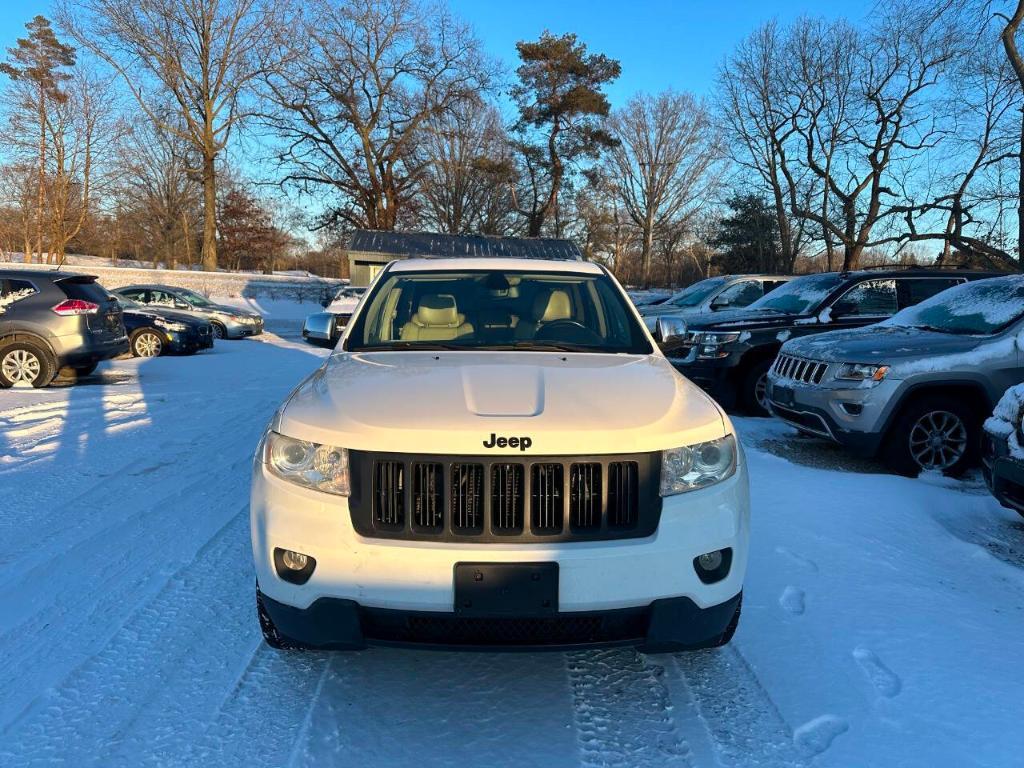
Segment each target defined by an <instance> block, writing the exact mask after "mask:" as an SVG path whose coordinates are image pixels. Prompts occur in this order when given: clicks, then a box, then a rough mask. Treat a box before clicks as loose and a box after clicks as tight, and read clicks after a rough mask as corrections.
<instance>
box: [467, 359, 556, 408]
mask: <svg viewBox="0 0 1024 768" xmlns="http://www.w3.org/2000/svg"><path fill="white" fill-rule="evenodd" d="M462 391H463V394H464V396H465V400H466V408H467V409H468V410H469V411H470V412H471V413H475V414H476V415H477V416H518V417H523V416H539V415H540V414H541V413H543V412H544V369H543V368H540V367H537V366H508V365H473V366H467V367H465V368H463V369H462Z"/></svg>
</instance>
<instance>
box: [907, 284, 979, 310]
mask: <svg viewBox="0 0 1024 768" xmlns="http://www.w3.org/2000/svg"><path fill="white" fill-rule="evenodd" d="M963 282H964V279H963V278H962V277H915V278H901V279H900V280H899V286H898V288H899V296H900V309H903V308H905V307H912V306H914V305H915V304H920V303H921V302H922V301H924V300H925V299H930V298H931V297H932V296H934V295H935V294H937V293H942V292H943V291H944V290H946V289H947V288H952V287H953V286H954V285H960V284H961V283H963Z"/></svg>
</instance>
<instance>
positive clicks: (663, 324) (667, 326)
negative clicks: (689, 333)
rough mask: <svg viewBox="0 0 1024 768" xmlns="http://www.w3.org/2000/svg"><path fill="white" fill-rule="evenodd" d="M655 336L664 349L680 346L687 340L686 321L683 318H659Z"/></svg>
mask: <svg viewBox="0 0 1024 768" xmlns="http://www.w3.org/2000/svg"><path fill="white" fill-rule="evenodd" d="M654 335H655V338H656V339H657V340H658V342H659V343H660V344H661V345H662V346H663V347H673V346H678V345H679V344H681V343H682V342H683V340H684V339H685V338H686V321H685V320H683V319H682V318H681V317H659V318H658V324H657V326H656V327H655V331H654Z"/></svg>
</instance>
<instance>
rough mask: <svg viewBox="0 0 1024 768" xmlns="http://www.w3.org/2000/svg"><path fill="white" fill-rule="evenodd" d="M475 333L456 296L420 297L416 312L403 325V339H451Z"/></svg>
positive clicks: (431, 295) (428, 295)
mask: <svg viewBox="0 0 1024 768" xmlns="http://www.w3.org/2000/svg"><path fill="white" fill-rule="evenodd" d="M471 333H473V326H472V325H471V324H470V323H467V322H466V316H465V315H463V314H460V313H459V309H458V307H457V306H456V305H455V297H454V296H451V295H449V294H443V293H442V294H427V295H425V296H423V298H421V299H420V305H419V307H418V308H417V309H416V314H415V315H413V316H412V319H411V320H409V322H407V323H406V324H405V325H403V326H402V335H401V340H402V341H451V340H453V339H458V338H461V337H462V336H468V335H470V334H471Z"/></svg>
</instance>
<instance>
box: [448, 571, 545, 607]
mask: <svg viewBox="0 0 1024 768" xmlns="http://www.w3.org/2000/svg"><path fill="white" fill-rule="evenodd" d="M455 613H456V614H457V615H459V616H470V617H472V616H477V617H501V616H520V617H525V616H550V615H554V614H556V613H558V563H456V564H455Z"/></svg>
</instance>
